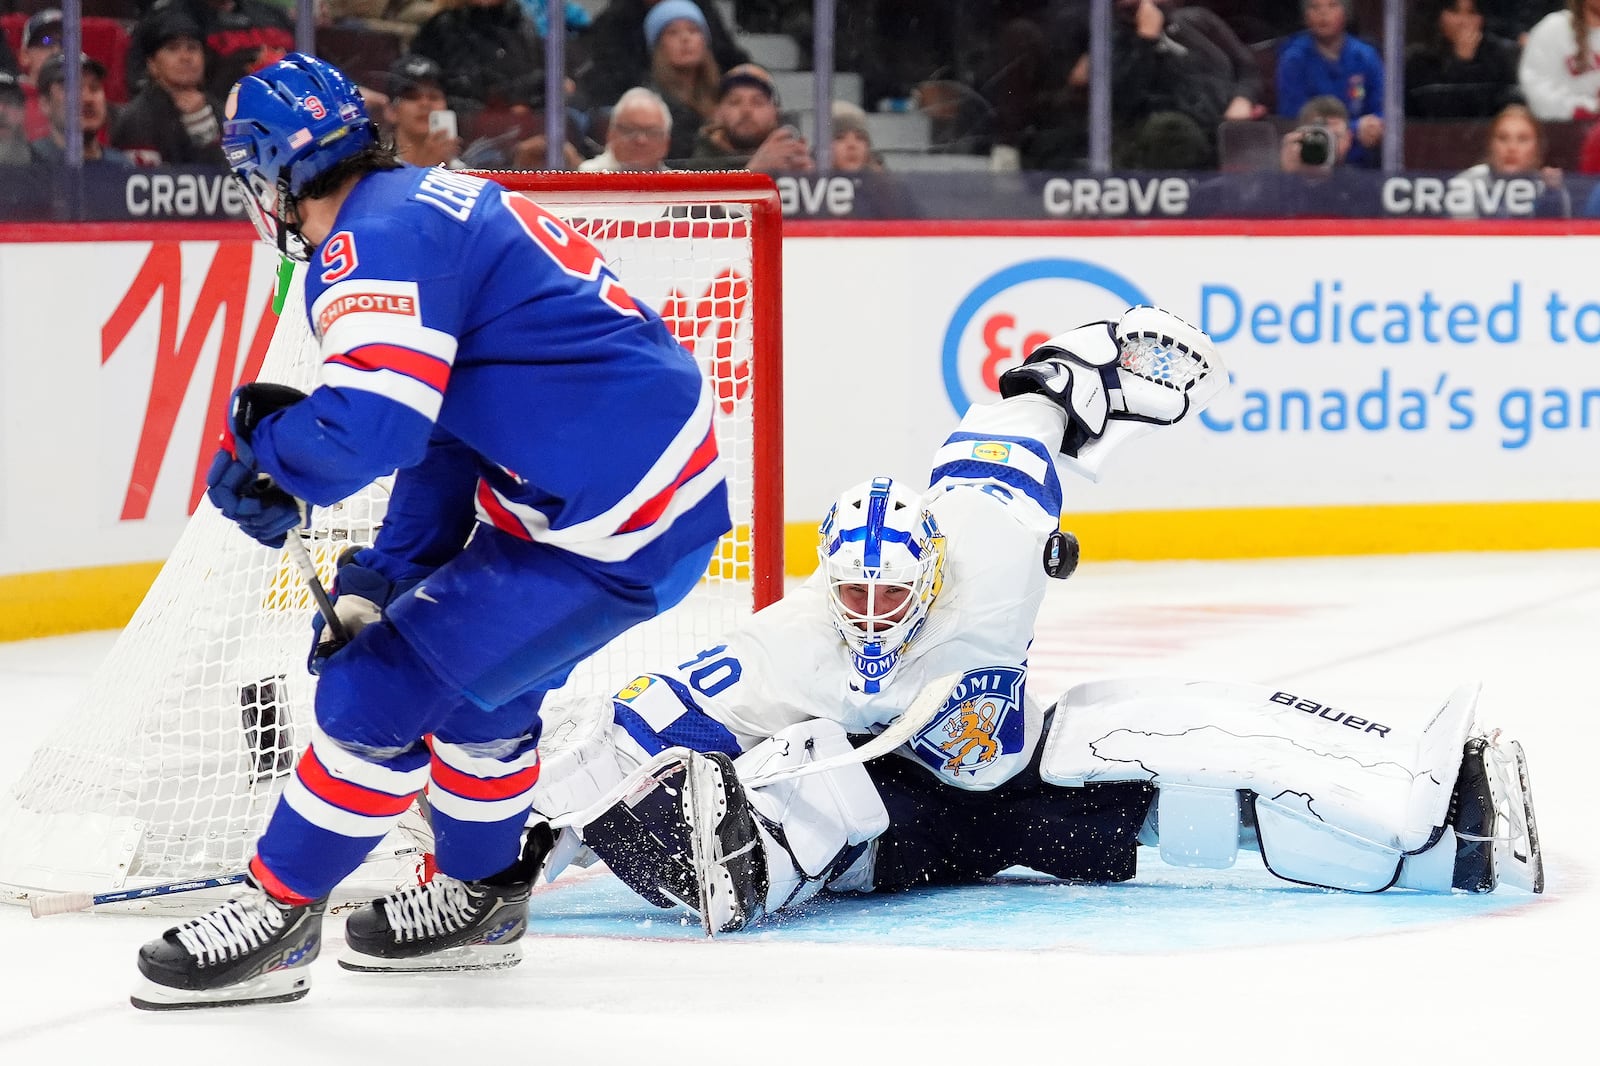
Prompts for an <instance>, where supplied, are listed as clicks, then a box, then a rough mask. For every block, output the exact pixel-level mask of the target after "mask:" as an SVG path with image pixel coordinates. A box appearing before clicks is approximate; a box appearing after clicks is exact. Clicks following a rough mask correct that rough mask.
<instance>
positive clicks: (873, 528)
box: [817, 477, 944, 692]
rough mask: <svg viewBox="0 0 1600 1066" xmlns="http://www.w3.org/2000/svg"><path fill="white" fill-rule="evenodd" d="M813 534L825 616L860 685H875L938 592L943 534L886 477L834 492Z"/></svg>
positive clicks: (918, 499) (912, 497)
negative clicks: (839, 493) (823, 586)
mask: <svg viewBox="0 0 1600 1066" xmlns="http://www.w3.org/2000/svg"><path fill="white" fill-rule="evenodd" d="M821 534H822V544H821V546H820V547H819V548H818V549H817V554H818V557H819V559H820V561H821V565H822V570H823V575H824V577H825V578H826V579H827V589H828V614H829V618H830V620H831V621H832V622H833V626H834V628H835V629H837V630H838V631H839V635H840V636H842V637H843V638H844V642H845V644H846V645H847V646H848V647H849V649H850V653H851V655H850V658H851V661H852V663H853V664H854V666H855V669H856V672H857V673H858V674H859V675H860V676H861V678H862V680H863V681H864V682H865V685H866V689H865V690H866V691H867V692H876V691H877V690H878V686H879V685H880V684H881V683H882V682H883V680H884V679H885V678H886V677H888V676H889V674H890V673H891V672H892V671H893V670H894V668H895V666H896V665H897V664H898V663H899V661H900V654H901V652H902V651H904V650H905V647H906V645H907V644H909V643H910V642H911V641H912V639H913V638H915V637H916V635H917V632H918V631H919V630H920V629H921V628H922V624H923V623H924V622H926V621H927V618H928V608H929V607H931V606H932V605H933V600H934V597H935V596H937V595H938V594H939V585H940V582H941V580H942V579H943V576H944V537H943V536H941V535H940V533H939V526H938V523H936V522H935V521H934V519H933V515H932V514H930V513H929V512H928V509H927V507H926V506H925V505H924V504H923V501H922V496H921V495H920V494H919V493H916V492H914V491H912V490H911V489H910V488H908V487H906V486H905V485H902V484H901V483H899V482H897V481H894V480H893V479H892V478H887V477H879V478H873V479H872V480H871V481H865V482H862V483H861V484H859V485H856V486H854V487H853V488H851V489H849V490H847V491H846V492H845V493H844V494H843V495H842V496H840V497H839V498H838V500H836V501H835V502H834V505H833V507H832V508H830V509H829V511H828V517H827V518H825V519H823V521H822V528H821Z"/></svg>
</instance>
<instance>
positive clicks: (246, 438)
mask: <svg viewBox="0 0 1600 1066" xmlns="http://www.w3.org/2000/svg"><path fill="white" fill-rule="evenodd" d="M305 398H306V394H305V393H303V392H301V391H300V390H299V389H294V388H290V387H289V386H287V385H272V384H267V383H264V382H252V383H250V384H248V385H241V386H239V387H238V388H237V389H235V390H234V392H233V407H232V410H231V411H230V413H229V415H228V425H227V427H226V428H225V429H224V430H223V431H222V442H221V447H220V448H219V449H218V450H217V454H216V456H215V457H214V458H213V459H212V460H211V469H210V470H208V471H207V472H206V496H207V497H208V498H209V499H210V500H211V502H212V503H213V504H215V505H216V508H217V510H219V511H221V512H222V514H223V516H224V517H226V518H228V519H230V520H231V521H233V522H234V523H235V524H237V525H238V527H239V528H240V529H242V530H244V531H245V532H246V533H247V534H249V535H250V536H251V537H252V538H254V539H255V540H257V541H260V542H261V543H262V544H264V545H266V546H267V547H269V548H281V547H283V545H284V541H285V539H286V538H287V537H288V534H289V531H290V530H291V529H294V528H295V527H297V526H299V525H300V524H301V522H302V521H304V520H305V518H306V517H307V515H306V514H302V512H301V507H300V501H299V500H297V499H295V498H294V497H293V496H291V495H289V494H288V493H287V492H284V491H283V490H282V489H280V488H278V486H276V485H274V484H273V483H272V479H271V478H270V477H268V476H267V475H266V474H265V473H263V472H262V470H261V468H260V467H259V466H257V465H256V453H255V449H253V448H251V446H250V437H251V434H253V433H254V432H255V428H256V427H257V426H258V425H260V424H261V421H262V420H263V419H264V418H266V417H267V416H268V415H270V414H273V413H275V412H277V411H281V410H283V409H284V408H286V407H291V406H293V405H294V404H297V403H299V402H300V401H301V400H303V399H305Z"/></svg>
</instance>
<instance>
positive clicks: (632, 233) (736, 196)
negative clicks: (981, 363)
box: [0, 172, 784, 909]
mask: <svg viewBox="0 0 1600 1066" xmlns="http://www.w3.org/2000/svg"><path fill="white" fill-rule="evenodd" d="M482 176H484V177H487V178H490V179H492V180H494V181H496V182H498V183H500V184H501V185H504V186H506V187H507V188H509V189H511V190H513V191H515V192H519V193H523V194H526V195H528V196H530V197H531V198H532V199H533V200H534V201H536V202H537V203H538V204H540V205H541V206H543V207H544V208H546V209H547V210H548V211H550V212H551V213H552V214H555V215H557V216H558V217H560V218H561V219H563V220H564V221H566V222H567V223H568V225H570V226H571V227H572V229H574V230H576V231H577V232H578V233H579V234H581V235H582V236H583V237H584V238H585V239H587V240H589V241H590V242H591V243H593V244H594V245H595V246H596V247H597V248H598V250H599V251H600V253H601V255H602V256H603V257H604V258H605V260H606V261H607V263H608V264H609V265H610V266H611V267H612V269H613V270H614V271H615V273H616V274H617V276H618V278H619V279H620V281H621V283H622V285H623V287H624V288H625V289H627V291H628V293H629V295H630V296H631V297H632V298H633V299H635V300H636V301H639V302H642V303H645V304H647V305H649V306H651V307H653V308H655V309H656V310H657V311H658V312H659V313H660V314H661V316H662V318H663V319H664V320H665V321H666V323H667V325H668V326H669V328H671V329H672V331H673V333H674V335H675V336H676V337H677V338H678V339H679V341H680V342H682V343H683V344H684V346H685V347H686V348H687V349H688V350H689V351H690V352H692V353H693V354H694V356H695V358H696V360H697V361H698V362H699V364H700V366H701V367H702V369H703V370H704V372H705V373H706V375H707V377H708V379H709V380H710V382H711V385H712V387H713V389H714V390H715V392H716V398H717V411H716V416H715V417H716V430H717V437H718V446H719V450H720V452H721V454H722V457H723V460H724V465H725V468H726V473H727V475H728V480H729V495H730V509H731V510H732V511H733V521H734V526H735V529H734V531H733V533H731V534H730V535H729V536H727V537H725V538H724V539H723V542H722V544H720V545H719V548H718V551H717V554H716V556H715V557H714V558H713V560H712V564H711V566H710V568H709V569H708V570H707V573H706V575H705V577H704V578H703V579H702V581H701V582H700V584H699V586H698V587H697V588H696V589H695V590H694V591H693V592H692V593H691V594H690V596H689V598H688V599H687V600H686V601H685V602H684V603H682V604H680V605H678V606H677V607H675V608H673V609H672V610H671V611H668V612H666V613H664V614H663V615H661V616H660V617H658V618H655V619H652V620H650V621H649V622H646V623H644V624H642V625H640V626H637V627H635V628H634V629H632V630H630V631H629V632H628V633H625V634H623V635H622V636H621V637H619V638H618V639H617V640H616V641H614V642H613V643H612V644H611V645H609V646H608V647H607V648H605V649H603V650H602V651H601V652H600V653H599V654H598V655H596V656H595V657H594V658H593V659H592V660H590V661H588V662H585V663H584V664H582V665H581V666H580V667H579V669H578V670H576V671H574V674H573V677H572V679H571V680H570V681H569V683H568V685H567V686H566V687H564V688H563V689H562V690H561V691H560V692H558V693H554V694H552V695H551V696H550V697H549V702H550V703H551V704H552V705H556V704H557V701H559V700H561V699H563V698H567V697H570V696H573V695H581V694H595V693H608V692H613V691H616V690H617V689H618V688H620V687H622V686H623V685H624V684H626V683H627V681H629V680H631V679H632V678H633V677H634V676H636V675H637V674H638V673H639V672H641V671H644V670H648V669H650V668H652V667H653V666H657V665H661V664H664V663H666V664H671V663H677V662H679V661H681V660H682V659H683V658H687V657H688V656H691V655H693V654H694V653H695V652H696V651H698V650H700V649H702V648H705V647H707V646H710V645H712V644H714V643H716V641H717V640H718V639H720V637H721V636H722V634H724V633H726V632H727V630H728V629H729V628H730V627H731V626H733V625H735V624H737V623H738V622H739V621H740V620H741V619H742V618H743V617H746V616H747V615H748V614H749V613H750V612H751V611H753V610H755V609H758V608H759V607H762V606H765V605H766V604H767V603H770V602H772V601H773V600H775V599H777V598H778V597H779V596H781V595H782V590H783V574H784V567H783V463H782V455H783V427H782V414H783V397H782V356H781V350H782V341H781V336H780V314H779V299H780V295H779V294H780V292H781V287H782V277H781V271H782V251H781V248H780V240H781V228H782V216H781V212H780V208H779V205H778V194H777V191H776V189H775V187H774V186H773V184H772V181H771V179H769V178H767V177H765V176H763V175H756V174H750V173H744V172H740V173H683V172H667V173H659V174H565V173H561V174H557V173H524V172H496V173H490V174H484V175H482ZM590 258H591V259H592V257H590ZM458 266H459V269H462V270H470V269H471V268H472V265H471V264H470V263H463V264H459V265H458ZM302 288H303V278H302V277H301V276H300V275H299V274H298V273H297V274H296V276H295V278H294V279H293V281H292V282H291V285H290V289H291V291H290V293H289V296H288V299H287V301H286V303H285V308H286V311H285V313H284V314H283V316H282V317H281V319H280V320H279V322H278V326H277V329H276V330H275V332H274V334H273V339H272V344H271V346H270V347H269V349H268V351H267V354H266V357H265V360H264V362H263V366H262V370H261V373H260V375H259V377H260V379H261V380H264V381H276V382H281V383H284V384H289V385H294V386H296V387H299V388H302V389H306V390H307V391H309V390H310V389H311V388H313V387H314V386H315V384H316V380H317V372H318V368H319V367H320V365H321V355H320V349H319V345H318V343H317V341H316V338H315V337H314V336H313V335H312V334H311V331H310V327H309V325H308V323H307V321H306V316H305V314H304V313H303V312H302V311H301V308H302V307H303V306H304V304H303V297H302V296H301V295H300V290H301V289H302ZM615 421H616V425H617V431H618V432H619V433H622V432H626V429H627V417H626V412H618V413H617V414H616V419H615ZM386 481H387V479H383V480H380V481H379V482H377V483H375V484H374V485H372V486H369V487H368V488H367V489H364V490H362V491H361V492H360V493H357V494H356V495H354V496H352V497H350V498H349V499H347V500H345V501H342V502H341V503H339V504H336V505H334V506H332V507H328V508H316V509H315V510H314V512H313V520H312V527H311V529H310V531H309V534H308V539H307V547H308V548H309V550H310V553H311V555H312V557H313V559H314V561H315V563H316V565H317V568H318V571H319V573H320V574H321V576H322V579H323V580H324V582H328V581H331V579H332V577H333V569H334V565H335V560H336V559H337V557H338V555H339V553H340V552H341V551H342V550H343V549H344V548H346V547H348V546H350V545H351V544H360V543H371V538H372V536H373V535H374V533H375V531H376V529H377V528H378V526H379V525H380V524H381V523H382V518H383V512H384V508H385V506H386V504H387V484H386ZM314 610H315V607H314V605H313V603H312V600H311V597H310V595H309V593H308V592H307V590H306V588H305V584H304V582H303V581H302V580H301V579H300V578H299V576H298V572H297V571H296V569H295V566H294V564H293V562H292V561H291V560H290V559H289V557H288V555H287V553H286V552H282V551H274V550H272V549H268V548H263V547H261V546H260V545H258V544H256V543H255V542H254V541H252V540H250V538H249V537H247V536H245V535H244V534H243V533H241V532H240V531H239V530H238V529H237V528H236V527H235V526H233V524H232V523H231V522H229V521H227V520H226V519H224V518H223V517H222V516H221V515H220V514H219V513H218V512H217V511H216V510H215V508H213V507H212V506H211V505H210V503H209V502H207V501H204V500H202V501H201V503H200V506H199V508H198V510H197V511H196V512H195V514H194V515H193V516H192V517H191V519H190V520H189V522H188V524H187V525H186V526H185V529H184V531H183V533H182V535H181V536H180V537H179V541H178V544H177V545H176V546H175V548H174V549H173V552H172V554H171V555H170V556H169V557H168V559H167V561H166V563H165V564H164V565H163V566H162V569H161V572H160V574H158V575H157V577H156V580H155V582H154V583H153V584H152V586H151V588H150V591H149V592H148V593H147V594H146V596H145V598H144V601H143V602H142V603H141V604H140V606H139V609H138V610H137V611H136V612H135V614H134V617H133V619H132V620H131V621H130V622H129V624H128V625H127V627H126V628H125V629H124V630H123V632H122V633H121V634H120V635H119V637H118V639H117V641H116V643H115V645H114V646H113V648H112V650H111V652H110V653H109V654H108V655H107V657H106V659H105V661H104V662H103V663H101V664H100V666H99V667H98V668H97V670H96V671H95V673H94V675H93V676H92V677H91V678H90V680H89V683H88V685H87V686H86V687H85V690H84V693H83V695H82V697H81V699H80V701H79V703H78V704H77V706H76V707H75V708H74V709H73V710H72V711H71V712H70V713H68V714H67V715H66V716H65V717H63V719H62V720H61V721H60V722H59V723H58V724H57V725H56V727H55V728H54V729H53V730H52V731H51V732H50V734H49V735H48V736H47V737H46V738H45V740H44V742H43V744H42V745H41V746H40V747H39V749H38V750H37V751H35V752H34V754H33V756H32V758H31V759H30V761H29V763H28V765H27V767H26V769H25V770H24V772H23V774H22V776H21V777H20V778H19V779H18V780H17V781H16V782H15V783H13V784H11V785H10V787H9V788H7V789H6V790H5V791H4V792H0V901H10V902H23V901H26V900H28V899H29V898H30V896H38V895H40V894H44V893H52V892H93V893H103V892H111V891H116V890H124V889H134V888H139V887H142V886H146V885H153V884H161V883H166V882H174V881H186V880H199V879H202V878H210V877H216V876H219V875H226V874H230V873H234V872H237V871H239V870H242V869H243V867H244V864H245V862H246V861H247V860H248V859H249V857H250V856H251V854H253V852H254V847H255V841H256V839H257V838H258V837H259V836H260V834H261V831H262V830H263V829H264V828H265V826H266V821H267V818H268V817H269V815H270V813H271V811H272V808H273V805H274V803H275V802H276V799H277V796H278V794H279V793H280V792H281V791H282V788H283V786H284V784H285V783H286V782H287V779H288V776H289V775H290V773H291V772H292V769H293V766H294V762H295V758H296V756H297V755H298V753H299V751H301V750H302V749H303V748H304V746H305V744H306V743H307V742H308V741H309V739H310V731H311V727H312V706H313V697H314V684H315V679H314V678H312V677H311V676H310V675H309V674H308V673H307V672H306V669H305V658H306V651H307V648H308V645H309V641H310V632H311V629H310V621H311V617H312V614H313V612H314ZM0 784H5V783H4V782H0ZM405 844H406V840H404V839H403V837H402V835H400V834H391V839H389V840H386V841H385V846H384V847H383V848H380V849H379V851H378V852H375V853H374V856H373V857H372V860H371V861H369V863H368V864H367V865H366V866H364V867H363V870H362V871H358V874H357V876H356V877H354V878H352V879H351V880H350V881H348V882H347V883H346V885H345V886H344V891H343V894H344V895H347V896H350V897H359V896H362V895H370V894H371V893H372V891H373V890H374V889H376V890H378V891H388V890H390V889H391V888H392V887H394V885H395V884H397V883H401V882H403V881H405V880H408V879H410V878H411V877H412V876H413V874H414V870H413V868H412V860H410V859H408V858H407V856H406V854H405V847H404V845H405ZM224 891H225V890H224ZM208 895H211V893H189V894H184V895H175V896H170V897H157V898H155V899H152V900H150V901H148V905H149V906H164V907H166V906H170V907H177V908H181V909H188V908H192V907H195V906H197V905H200V906H203V905H205V904H206V902H207V901H206V899H205V898H204V897H205V896H208ZM132 905H135V906H137V905H139V904H132ZM119 906H129V905H125V904H119Z"/></svg>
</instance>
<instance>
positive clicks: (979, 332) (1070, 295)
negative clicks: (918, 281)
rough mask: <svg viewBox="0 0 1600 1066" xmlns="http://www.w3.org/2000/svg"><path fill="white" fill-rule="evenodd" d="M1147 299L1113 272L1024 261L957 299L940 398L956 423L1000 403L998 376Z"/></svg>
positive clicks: (1070, 262) (1065, 262)
mask: <svg viewBox="0 0 1600 1066" xmlns="http://www.w3.org/2000/svg"><path fill="white" fill-rule="evenodd" d="M1149 302H1150V298H1149V297H1148V296H1146V295H1145V294H1144V290H1143V289H1141V288H1139V286H1138V285H1136V284H1134V283H1133V282H1132V281H1130V280H1129V279H1127V278H1125V277H1123V276H1122V275H1121V274H1118V273H1116V272H1115V271H1112V270H1108V269H1106V268H1105V267H1102V266H1099V265H1097V264H1095V263H1089V262H1085V261H1084V260H1081V259H1030V260H1028V261H1026V262H1022V263H1016V264H1014V265H1012V266H1008V267H1006V268H1005V269H1003V270H1000V271H998V272H996V273H994V274H992V275H990V276H989V277H987V278H985V279H984V280H983V281H981V282H979V283H978V284H977V285H976V286H975V287H974V288H973V290H972V291H971V292H970V293H968V294H967V295H966V297H965V298H964V299H962V301H961V303H960V304H959V305H958V306H957V307H956V310H955V314H954V315H952V316H951V318H950V325H949V326H948V327H947V328H946V330H945V334H944V345H943V349H942V363H943V371H944V386H945V393H946V395H948V396H949V397H950V406H951V407H954V408H955V411H956V414H957V415H963V414H966V411H967V408H968V407H970V406H972V405H973V404H975V403H987V402H989V401H991V400H994V399H996V398H998V397H999V395H1000V375H1001V374H1003V373H1004V372H1005V371H1007V370H1009V369H1010V368H1011V367H1014V366H1016V365H1017V364H1018V363H1021V362H1022V360H1023V358H1024V357H1025V356H1026V355H1027V354H1028V353H1029V352H1031V351H1033V349H1035V348H1037V347H1038V346H1039V345H1041V344H1043V343H1044V342H1045V341H1047V340H1049V339H1050V338H1051V337H1053V336H1055V335H1056V334H1058V333H1063V332H1065V331H1066V330H1069V329H1072V328H1073V327H1074V326H1081V325H1083V324H1084V323H1085V322H1092V321H1094V320H1095V319H1097V318H1115V317H1117V316H1118V315H1120V314H1122V312H1123V311H1126V310H1127V309H1128V308H1129V307H1131V306H1133V305H1134V304H1141V303H1149Z"/></svg>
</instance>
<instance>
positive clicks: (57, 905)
mask: <svg viewBox="0 0 1600 1066" xmlns="http://www.w3.org/2000/svg"><path fill="white" fill-rule="evenodd" d="M420 854H422V849H421V848H417V847H405V848H399V849H397V850H396V851H395V852H393V854H389V855H384V856H382V857H381V858H378V859H372V858H371V857H370V856H369V858H368V859H367V860H363V865H365V863H366V862H367V861H387V860H389V859H391V858H401V857H404V856H406V855H420ZM245 876H246V875H245V874H244V873H242V872H240V873H231V874H218V875H217V876H215V877H201V878H191V879H190V880H187V881H167V882H165V883H163V884H159V885H146V886H145V887H143V888H128V889H123V890H122V891H120V892H45V893H41V894H39V895H36V896H29V897H28V912H29V913H30V914H32V915H33V916H34V917H35V918H48V917H49V916H51V915H52V914H71V913H73V912H74V911H86V910H89V909H91V908H94V907H99V906H101V905H102V904H106V903H129V902H133V901H136V900H141V899H155V898H156V897H158V896H175V895H178V894H179V893H182V892H202V891H204V890H205V889H208V888H226V887H228V886H229V885H237V884H240V883H242V882H243V881H244V880H245Z"/></svg>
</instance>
